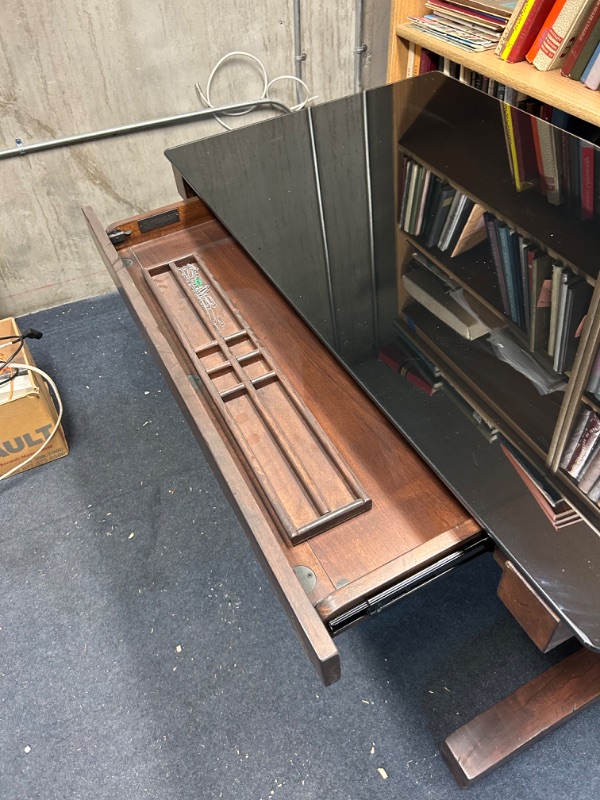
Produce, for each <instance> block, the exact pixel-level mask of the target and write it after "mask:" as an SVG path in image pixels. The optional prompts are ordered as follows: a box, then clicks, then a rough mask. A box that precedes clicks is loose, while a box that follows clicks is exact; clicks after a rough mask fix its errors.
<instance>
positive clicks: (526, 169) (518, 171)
mask: <svg viewBox="0 0 600 800" xmlns="http://www.w3.org/2000/svg"><path fill="white" fill-rule="evenodd" d="M500 110H501V114H502V127H503V129H504V137H505V140H506V149H507V153H508V163H509V166H510V171H511V174H512V176H513V180H514V183H515V188H516V190H517V192H522V191H524V190H525V189H530V188H531V187H532V186H535V185H536V184H537V182H538V166H537V160H536V149H535V144H534V138H533V131H532V128H531V119H530V117H529V115H528V114H526V113H525V112H524V111H521V110H520V109H518V108H515V107H514V106H513V105H511V104H510V103H507V102H504V103H502V104H501V106H500Z"/></svg>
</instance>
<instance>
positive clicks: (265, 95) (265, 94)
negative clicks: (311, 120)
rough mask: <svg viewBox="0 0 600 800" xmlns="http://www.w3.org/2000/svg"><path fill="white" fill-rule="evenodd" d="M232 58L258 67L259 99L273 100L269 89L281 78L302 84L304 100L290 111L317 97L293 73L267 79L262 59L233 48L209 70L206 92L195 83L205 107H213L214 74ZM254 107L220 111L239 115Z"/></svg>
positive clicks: (216, 116) (235, 115) (230, 114)
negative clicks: (211, 92)
mask: <svg viewBox="0 0 600 800" xmlns="http://www.w3.org/2000/svg"><path fill="white" fill-rule="evenodd" d="M232 58H247V59H250V61H252V62H253V63H254V64H255V65H256V67H257V68H258V70H259V72H260V74H261V76H262V80H263V90H262V94H261V96H260V97H259V98H258V99H259V100H273V99H275V98H272V97H271V96H270V95H269V91H270V89H271V87H272V86H273V84H274V83H276V82H277V81H283V80H289V81H294V82H295V83H298V84H300V86H302V88H303V89H304V91H305V93H306V97H305V98H304V100H303V101H302V102H301V103H297V104H296V105H295V106H290V108H291V110H292V111H300V110H301V109H303V108H304V107H305V106H306V105H308V103H310V102H311V101H312V100H316V99H317V97H318V95H311V93H310V89H309V88H308V86H307V85H306V84H305V83H304V81H303V80H302V79H301V78H298V77H296V76H295V75H278V76H277V77H276V78H273V79H272V80H269V78H268V76H267V70H266V69H265V65H264V64H263V63H262V61H261V60H260V59H259V58H257V57H256V56H253V55H252V53H245V52H244V51H243V50H233V51H232V52H231V53H227V54H226V55H224V56H223V57H222V58H220V59H219V60H218V61H217V63H216V64H215V66H214V67H213V68H212V71H211V73H210V75H209V76H208V81H207V82H206V92H203V91H202V87H201V86H200V84H199V83H196V84H195V85H196V91H197V92H198V95H199V96H200V99H201V100H202V102H203V103H204V105H205V106H206V108H214V107H215V106H214V105H213V103H212V101H211V99H210V90H211V86H212V82H213V80H214V77H215V75H216V74H217V72H218V71H219V69H221V67H222V66H223V64H225V62H227V61H229V60H230V59H232ZM255 108H256V106H251V107H249V108H244V109H242V110H241V111H227V112H222V115H223V116H228V117H241V116H242V115H243V114H249V113H250V111H254V109H255ZM215 119H216V120H217V122H219V123H220V124H221V125H222V126H223V127H224V128H225V130H228V131H230V130H232V128H230V127H229V125H227V123H226V122H224V121H223V120H222V119H221V117H220V116H219V115H218V114H215Z"/></svg>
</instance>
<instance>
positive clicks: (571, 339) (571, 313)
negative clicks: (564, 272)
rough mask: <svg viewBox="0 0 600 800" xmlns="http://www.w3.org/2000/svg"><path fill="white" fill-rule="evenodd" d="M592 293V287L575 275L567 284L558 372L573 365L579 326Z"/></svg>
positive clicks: (577, 344)
mask: <svg viewBox="0 0 600 800" xmlns="http://www.w3.org/2000/svg"><path fill="white" fill-rule="evenodd" d="M592 294H593V289H592V287H591V286H590V284H589V283H588V282H587V281H585V280H583V278H579V277H576V278H575V279H574V280H573V281H571V282H570V283H569V284H567V301H566V307H565V322H564V326H563V339H564V354H562V353H561V363H559V367H560V369H559V372H564V371H565V370H570V369H572V367H573V364H574V362H575V356H576V355H577V348H578V346H579V336H578V333H579V331H580V328H581V322H582V320H583V318H584V317H585V315H586V314H587V311H588V308H589V305H590V301H591V299H592Z"/></svg>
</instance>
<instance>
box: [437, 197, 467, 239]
mask: <svg viewBox="0 0 600 800" xmlns="http://www.w3.org/2000/svg"><path fill="white" fill-rule="evenodd" d="M474 206H475V202H474V201H473V200H471V198H470V197H467V196H466V195H463V197H462V198H461V202H460V204H459V208H458V210H457V212H456V218H455V220H454V222H453V224H452V225H451V226H450V229H449V231H448V235H447V237H446V239H444V242H443V246H441V247H440V250H443V251H445V250H450V251H452V250H454V248H455V247H456V243H457V242H458V239H459V237H460V234H461V233H462V230H463V228H464V227H465V225H466V224H467V220H468V219H469V217H470V215H471V211H472V210H473V207H474Z"/></svg>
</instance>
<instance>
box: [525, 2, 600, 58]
mask: <svg viewBox="0 0 600 800" xmlns="http://www.w3.org/2000/svg"><path fill="white" fill-rule="evenodd" d="M594 1H595V0H567V2H566V3H565V5H564V6H563V7H562V9H561V11H560V13H559V14H558V16H557V17H556V19H555V20H554V22H553V23H552V25H551V26H549V29H548V32H547V34H546V36H545V37H544V38H543V40H542V42H541V43H540V49H539V51H538V53H537V54H536V56H535V58H534V59H533V62H532V63H533V66H534V67H536V68H537V69H539V70H542V71H544V72H545V71H548V70H551V69H558V68H560V67H561V66H562V65H563V63H564V60H565V58H566V57H567V56H568V54H569V50H570V49H571V47H572V46H573V43H574V42H575V39H576V38H577V34H578V33H579V30H580V29H581V28H582V27H583V25H584V24H585V21H586V19H587V17H588V16H589V13H590V10H591V7H592V5H593V3H594ZM545 24H546V23H544V25H545Z"/></svg>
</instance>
